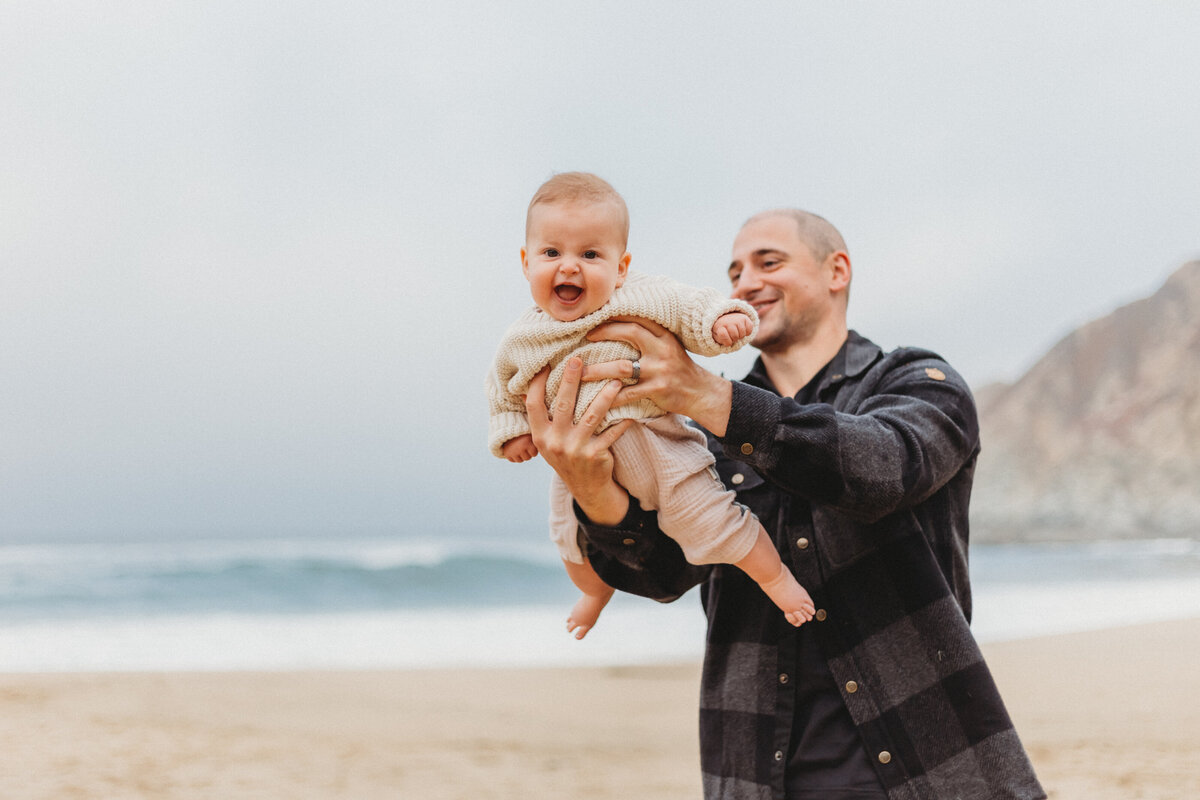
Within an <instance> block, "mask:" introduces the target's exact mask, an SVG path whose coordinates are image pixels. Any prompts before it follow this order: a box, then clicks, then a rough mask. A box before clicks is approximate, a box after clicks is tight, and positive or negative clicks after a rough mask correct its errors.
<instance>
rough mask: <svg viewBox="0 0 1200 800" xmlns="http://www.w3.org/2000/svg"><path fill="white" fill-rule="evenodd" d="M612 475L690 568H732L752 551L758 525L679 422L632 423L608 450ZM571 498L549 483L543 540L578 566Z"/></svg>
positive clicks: (558, 482) (674, 418)
mask: <svg viewBox="0 0 1200 800" xmlns="http://www.w3.org/2000/svg"><path fill="white" fill-rule="evenodd" d="M612 451H613V475H614V477H615V478H616V479H617V483H619V484H621V486H623V487H625V490H626V491H628V492H629V494H630V495H631V496H632V497H633V498H636V499H637V501H638V502H639V503H640V504H641V506H642V508H644V509H646V510H647V511H657V512H658V526H659V527H660V528H661V529H662V531H663V533H665V534H667V535H668V536H670V537H671V538H672V539H674V540H675V541H676V542H678V543H679V546H680V547H681V548H683V554H684V556H686V557H687V560H688V561H690V562H691V563H693V564H733V563H736V562H738V561H741V560H742V559H743V558H745V556H746V554H747V553H749V552H750V548H751V547H753V546H754V541H755V539H756V538H757V536H758V530H759V524H758V520H757V519H756V518H755V517H754V515H753V514H752V513H750V510H749V509H748V508H746V507H745V506H743V505H741V504H740V503H738V502H737V500H736V499H735V498H736V495H735V494H734V493H733V492H732V491H729V490H728V489H726V488H725V486H724V484H722V483H721V481H720V479H719V478H718V477H717V472H716V470H715V469H713V466H712V465H713V461H714V459H713V456H712V453H710V452H708V447H707V446H706V445H705V441H704V434H702V433H701V432H700V431H698V430H696V429H695V428H691V427H688V426H687V425H686V424H685V423H684V421H683V417H680V416H679V415H677V414H668V415H666V416H663V417H654V418H652V419H645V420H638V421H637V423H636V424H634V425H631V426H630V427H629V430H627V431H625V433H624V434H623V435H622V436H621V438H620V439H618V440H617V442H616V444H614V445H613V448H612ZM577 532H578V522H577V520H576V519H575V509H574V507H573V506H572V498H571V493H570V492H568V491H567V487H566V484H564V483H563V482H562V479H561V478H559V477H558V476H557V475H555V476H554V477H553V478H552V479H551V482H550V539H551V540H552V541H553V542H554V543H555V545H557V547H558V552H559V554H560V555H561V556H562V557H563V559H564V560H565V561H572V562H574V563H576V564H582V563H583V560H584V559H583V553H582V552H581V551H580V549H579V542H578V533H577Z"/></svg>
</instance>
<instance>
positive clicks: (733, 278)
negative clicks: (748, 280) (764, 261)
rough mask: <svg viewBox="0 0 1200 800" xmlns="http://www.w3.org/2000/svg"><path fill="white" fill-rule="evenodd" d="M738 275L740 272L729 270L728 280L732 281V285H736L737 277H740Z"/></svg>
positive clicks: (740, 274) (740, 275)
mask: <svg viewBox="0 0 1200 800" xmlns="http://www.w3.org/2000/svg"><path fill="white" fill-rule="evenodd" d="M740 277H742V273H740V272H731V273H729V282H730V283H732V284H733V285H734V286H737V282H738V278H740Z"/></svg>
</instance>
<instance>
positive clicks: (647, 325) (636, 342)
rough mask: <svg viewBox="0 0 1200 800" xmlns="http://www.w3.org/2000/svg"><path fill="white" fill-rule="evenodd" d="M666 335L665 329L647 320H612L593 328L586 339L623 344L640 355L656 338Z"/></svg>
mask: <svg viewBox="0 0 1200 800" xmlns="http://www.w3.org/2000/svg"><path fill="white" fill-rule="evenodd" d="M651 326H653V327H651ZM666 333H667V329H666V328H664V327H663V326H661V325H659V324H658V323H656V322H650V321H649V320H638V321H637V322H618V321H616V320H613V321H611V322H606V323H604V324H603V325H600V326H598V327H596V328H594V329H593V330H592V331H591V332H590V333H588V335H587V338H588V340H589V341H593V342H600V341H610V342H625V343H626V344H628V345H630V346H632V347H633V348H634V349H635V350H637V351H638V352H639V353H642V352H645V350H646V348H647V347H648V346H649V345H650V344H651V343H652V342H653V341H654V340H655V339H656V338H658V337H659V336H661V335H663V334H666Z"/></svg>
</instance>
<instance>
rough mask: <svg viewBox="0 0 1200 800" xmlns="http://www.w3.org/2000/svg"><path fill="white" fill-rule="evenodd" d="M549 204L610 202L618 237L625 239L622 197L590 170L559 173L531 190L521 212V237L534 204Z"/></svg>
mask: <svg viewBox="0 0 1200 800" xmlns="http://www.w3.org/2000/svg"><path fill="white" fill-rule="evenodd" d="M549 203H612V205H613V208H614V210H615V211H616V212H617V224H618V225H619V226H620V228H621V239H622V241H624V242H626V243H628V241H629V209H628V208H627V207H626V206H625V199H624V198H623V197H621V195H620V193H618V192H617V190H616V189H614V188H613V187H612V185H611V184H610V183H609V182H608V181H606V180H604V179H603V178H601V177H599V176H598V175H593V174H592V173H590V172H559V173H557V174H556V175H554V176H552V177H551V178H550V180H548V181H546V182H545V183H543V184H542V185H541V186H540V187H538V190H537V191H536V192H534V193H533V199H532V200H530V201H529V209H528V210H527V211H526V212H525V236H526V238H528V236H529V222H530V216H531V215H532V213H533V209H534V207H535V206H539V205H542V204H549Z"/></svg>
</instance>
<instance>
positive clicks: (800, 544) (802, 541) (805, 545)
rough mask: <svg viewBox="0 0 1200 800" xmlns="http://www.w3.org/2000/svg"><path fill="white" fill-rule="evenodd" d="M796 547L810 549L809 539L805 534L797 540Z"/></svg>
mask: <svg viewBox="0 0 1200 800" xmlns="http://www.w3.org/2000/svg"><path fill="white" fill-rule="evenodd" d="M796 547H799V548H800V549H801V550H807V549H808V539H805V538H804V537H803V536H801V537H800V538H799V539H797V540H796Z"/></svg>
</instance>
